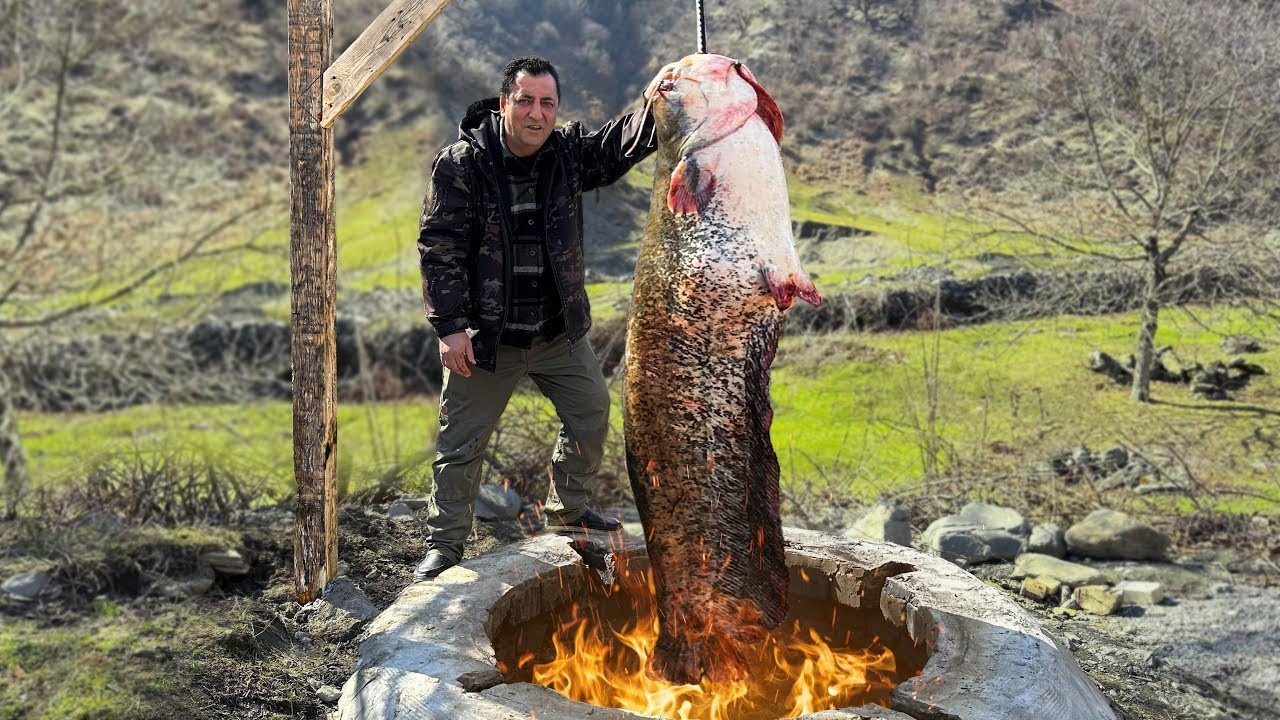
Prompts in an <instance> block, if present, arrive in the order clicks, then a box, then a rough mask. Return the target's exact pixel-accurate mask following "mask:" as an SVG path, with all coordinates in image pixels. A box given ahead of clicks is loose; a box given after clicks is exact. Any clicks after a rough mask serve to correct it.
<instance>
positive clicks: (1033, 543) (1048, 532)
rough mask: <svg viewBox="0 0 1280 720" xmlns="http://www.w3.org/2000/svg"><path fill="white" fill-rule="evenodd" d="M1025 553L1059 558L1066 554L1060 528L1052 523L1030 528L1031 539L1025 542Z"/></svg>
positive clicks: (1064, 540) (1064, 541)
mask: <svg viewBox="0 0 1280 720" xmlns="http://www.w3.org/2000/svg"><path fill="white" fill-rule="evenodd" d="M1026 551H1027V552H1029V553H1039V554H1041V555H1049V556H1051V557H1056V558H1060V557H1062V556H1063V555H1066V554H1067V541H1066V538H1065V537H1064V535H1063V532H1062V528H1060V527H1058V526H1057V525H1054V524H1053V523H1044V524H1041V525H1036V526H1035V527H1033V528H1031V537H1030V538H1029V539H1028V540H1027V548H1026Z"/></svg>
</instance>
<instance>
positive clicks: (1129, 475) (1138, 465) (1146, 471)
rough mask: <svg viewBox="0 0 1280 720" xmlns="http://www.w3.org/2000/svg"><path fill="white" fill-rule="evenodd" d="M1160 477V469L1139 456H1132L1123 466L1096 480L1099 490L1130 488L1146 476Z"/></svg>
mask: <svg viewBox="0 0 1280 720" xmlns="http://www.w3.org/2000/svg"><path fill="white" fill-rule="evenodd" d="M1158 477H1161V473H1160V469H1159V468H1157V467H1156V466H1154V465H1152V464H1151V463H1149V462H1147V461H1146V460H1144V459H1142V458H1141V457H1134V458H1131V459H1130V460H1129V462H1127V463H1125V465H1124V467H1121V468H1119V469H1117V470H1116V471H1115V472H1113V473H1111V474H1110V475H1107V476H1106V477H1104V478H1102V479H1101V480H1099V481H1098V489H1099V490H1115V489H1116V488H1122V487H1124V488H1131V487H1136V486H1138V485H1139V484H1141V483H1142V482H1143V481H1144V480H1146V479H1147V478H1158Z"/></svg>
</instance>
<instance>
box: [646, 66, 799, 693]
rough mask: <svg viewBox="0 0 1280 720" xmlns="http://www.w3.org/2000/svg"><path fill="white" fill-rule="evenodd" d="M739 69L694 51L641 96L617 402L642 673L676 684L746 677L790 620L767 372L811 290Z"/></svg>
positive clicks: (773, 133) (770, 148) (770, 151)
mask: <svg viewBox="0 0 1280 720" xmlns="http://www.w3.org/2000/svg"><path fill="white" fill-rule="evenodd" d="M739 67H740V66H739V65H738V64H737V63H735V62H734V61H733V60H731V59H729V58H724V57H722V56H717V55H695V56H690V57H689V58H685V59H684V60H682V61H681V62H680V63H675V64H673V65H671V66H668V67H667V68H664V69H663V72H661V73H659V75H658V77H657V78H655V79H654V82H653V83H651V84H650V89H649V91H648V92H647V93H646V97H648V98H651V99H652V102H653V108H654V114H655V117H656V118H657V120H658V136H659V148H658V152H657V170H656V173H655V176H656V178H657V179H656V181H655V184H654V190H653V201H652V207H651V213H650V219H649V224H648V227H647V229H646V233H645V238H644V241H643V243H642V247H641V250H640V257H639V260H638V262H637V266H636V274H635V288H634V291H633V296H632V307H631V316H630V320H629V326H628V336H627V356H626V361H625V389H624V393H623V397H624V402H623V406H624V407H623V413H624V424H625V435H626V446H627V470H628V474H629V476H630V479H631V487H632V489H633V491H634V494H635V498H636V504H637V507H638V508H639V511H640V516H641V519H642V521H643V524H644V529H645V537H646V540H647V542H648V548H649V560H650V564H651V567H652V569H653V575H654V582H655V586H656V589H657V597H658V609H659V627H660V631H659V638H658V644H657V647H656V649H655V651H654V655H653V657H652V659H651V661H650V667H649V671H650V672H651V673H652V674H655V675H657V676H661V677H664V678H666V679H668V680H671V681H674V682H686V683H696V682H699V681H700V680H701V679H702V678H704V677H705V678H709V679H712V680H715V681H721V680H735V679H742V678H743V677H745V675H746V673H747V671H748V670H747V667H746V662H745V659H744V652H743V648H744V647H746V646H748V645H753V644H756V643H759V642H760V641H762V640H763V639H764V637H765V635H766V634H767V632H768V630H769V629H770V628H773V627H776V626H777V625H778V623H780V622H781V621H782V620H783V618H784V617H785V616H786V614H787V590H788V580H789V578H788V571H787V567H786V564H785V560H784V555H783V545H782V524H781V520H780V518H779V489H778V475H779V469H778V458H777V455H776V454H775V452H774V449H773V445H772V442H771V440H770V437H769V427H770V425H771V423H772V420H773V409H772V407H771V406H770V403H769V366H770V364H771V363H772V362H773V357H774V354H775V352H776V350H777V345H778V336H779V333H780V330H781V323H782V315H783V310H785V308H786V307H787V306H789V305H790V304H791V300H792V298H794V297H802V298H804V299H806V300H808V301H809V302H812V303H815V304H816V303H817V302H820V301H821V300H820V298H819V297H818V295H817V291H816V290H814V289H813V285H812V283H811V282H810V281H809V279H808V277H807V276H805V275H804V273H803V271H801V270H800V264H799V259H798V258H797V256H796V252H795V248H794V245H793V242H792V238H791V220H790V212H789V209H788V206H787V195H786V185H785V177H784V175H783V170H782V161H781V156H780V154H779V151H778V145H777V142H778V140H777V137H778V136H779V135H780V133H781V116H780V115H778V116H777V117H776V118H773V119H771V121H769V122H766V119H765V118H764V117H763V115H762V114H761V113H759V112H757V111H756V108H755V106H754V104H752V106H751V109H750V112H746V113H744V112H742V108H741V103H742V102H743V98H744V96H745V95H746V93H750V96H751V97H754V95H755V93H756V89H757V88H758V86H753V85H752V83H749V82H747V81H746V80H745V79H744V76H743V74H742V73H743V72H744V71H745V68H744V69H742V70H739V69H738V68H739ZM745 77H748V78H749V77H750V74H749V73H746V75H745ZM664 78H666V79H667V80H669V81H670V82H666V83H664V82H662V80H663V79H664ZM752 80H754V78H752ZM716 83H719V84H722V85H724V86H725V87H720V86H719V85H716ZM660 88H665V91H664V90H662V89H660ZM759 92H761V93H763V90H760V91H759ZM766 97H767V96H766ZM725 102H728V103H730V104H733V105H734V106H733V107H732V108H731V109H730V111H729V112H727V113H724V114H725V115H728V116H729V117H728V119H727V120H725V119H724V118H723V117H720V116H717V113H718V112H719V110H718V107H719V105H718V104H722V103H725ZM768 102H769V103H770V104H771V103H772V101H771V100H769V101H768ZM753 103H754V101H753ZM773 112H774V113H775V114H776V106H774V110H773ZM707 131H710V132H707ZM699 132H703V133H704V134H703V136H702V137H701V138H699V137H691V135H697V134H698V133H699ZM691 165H693V166H697V167H698V168H700V169H699V170H698V172H704V171H705V172H712V173H714V177H715V181H714V183H712V184H711V189H710V191H709V192H708V193H707V194H706V197H703V198H699V197H697V196H696V195H697V194H696V193H691V194H690V195H691V197H693V199H692V200H689V198H685V199H684V200H685V201H686V202H685V203H684V204H681V203H680V202H676V203H674V205H675V207H674V209H673V201H672V197H673V191H672V182H673V179H672V176H673V174H674V176H675V178H676V181H677V182H688V178H682V177H681V175H682V173H681V172H678V170H680V169H681V168H682V167H683V168H684V170H685V172H686V173H687V171H688V168H689V167H690V166H691ZM690 187H696V185H695V184H690Z"/></svg>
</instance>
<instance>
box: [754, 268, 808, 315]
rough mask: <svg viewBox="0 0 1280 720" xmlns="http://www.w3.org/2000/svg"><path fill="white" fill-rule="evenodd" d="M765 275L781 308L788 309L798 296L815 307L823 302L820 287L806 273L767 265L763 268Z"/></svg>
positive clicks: (762, 271)
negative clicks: (787, 271)
mask: <svg viewBox="0 0 1280 720" xmlns="http://www.w3.org/2000/svg"><path fill="white" fill-rule="evenodd" d="M761 273H762V274H763V275H764V282H765V285H767V286H768V288H769V294H771V295H773V301H774V303H776V304H777V305H778V309H779V310H786V309H787V308H789V307H791V304H792V303H794V302H795V300H796V298H800V299H801V300H804V301H805V302H807V303H809V304H810V305H812V306H814V307H818V306H819V305H821V304H822V296H821V295H819V294H818V288H816V287H814V285H813V281H812V280H810V279H809V276H808V275H805V274H804V273H786V274H783V273H782V272H780V271H778V269H777V268H774V267H772V266H766V267H763V268H761Z"/></svg>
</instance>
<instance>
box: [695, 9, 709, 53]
mask: <svg viewBox="0 0 1280 720" xmlns="http://www.w3.org/2000/svg"><path fill="white" fill-rule="evenodd" d="M697 5H698V52H700V53H705V52H706V51H707V23H706V20H705V18H704V16H703V12H702V0H697Z"/></svg>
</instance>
